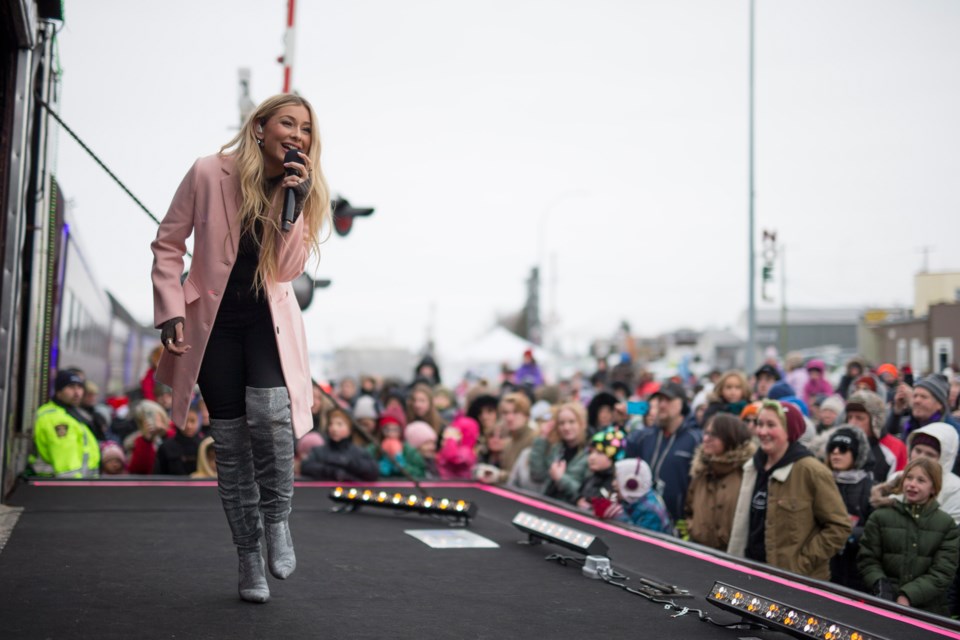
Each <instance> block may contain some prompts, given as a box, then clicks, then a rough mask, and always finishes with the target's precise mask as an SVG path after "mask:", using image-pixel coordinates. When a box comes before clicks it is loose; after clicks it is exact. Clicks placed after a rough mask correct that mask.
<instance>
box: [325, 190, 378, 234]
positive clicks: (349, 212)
mask: <svg viewBox="0 0 960 640" xmlns="http://www.w3.org/2000/svg"><path fill="white" fill-rule="evenodd" d="M330 208H331V209H332V210H333V228H334V230H335V231H336V232H337V235H338V236H345V235H347V234H348V233H350V229H352V228H353V219H354V218H359V217H364V216H369V215H371V214H372V213H373V208H372V207H371V208H369V209H365V208H357V207H352V206H350V203H349V202H348V201H347V199H346V198H342V197H337V198H334V199H333V200H331V201H330Z"/></svg>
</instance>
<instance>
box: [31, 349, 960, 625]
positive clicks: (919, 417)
mask: <svg viewBox="0 0 960 640" xmlns="http://www.w3.org/2000/svg"><path fill="white" fill-rule="evenodd" d="M152 364H153V365H154V367H152V368H151V370H150V371H148V372H147V375H146V376H145V377H144V381H143V383H142V385H141V389H140V390H139V391H140V392H139V395H141V396H142V398H137V399H131V398H119V399H116V398H111V399H108V401H107V402H106V403H104V404H98V402H97V398H96V396H97V390H96V389H95V388H92V387H91V385H90V384H89V383H87V382H86V381H85V378H84V375H83V372H82V371H79V370H77V369H67V370H64V371H61V372H59V373H58V374H57V376H56V380H55V385H54V386H55V395H54V397H53V398H52V400H51V401H50V402H49V403H47V404H45V405H44V406H42V407H41V408H40V410H39V412H38V419H37V424H36V428H35V430H34V441H35V448H36V451H35V455H34V457H33V458H32V471H33V472H34V473H37V474H42V475H55V476H60V477H89V476H93V475H97V474H114V473H129V474H141V475H149V474H164V475H190V476H193V477H216V460H215V456H214V449H213V447H212V446H210V443H211V439H210V438H209V437H208V436H207V435H206V434H207V433H208V428H207V427H208V420H209V418H208V417H207V416H206V414H205V411H204V407H203V402H202V399H200V398H197V399H196V401H195V403H194V405H193V408H191V410H190V413H189V414H188V418H187V420H186V423H185V424H183V425H174V424H172V423H171V422H170V420H169V417H168V416H169V411H170V402H171V397H170V390H169V389H168V388H166V387H164V386H163V385H160V384H158V383H155V382H154V380H153V377H152V375H153V371H154V368H155V362H154V363H152ZM954 371H955V370H951V369H948V370H946V371H944V372H935V373H928V374H926V375H924V376H920V377H917V378H916V379H914V376H913V373H912V371H910V369H909V367H907V366H902V367H897V366H895V365H894V364H892V363H883V364H879V365H877V366H870V365H868V364H867V363H866V362H864V361H863V360H861V359H859V358H855V359H853V360H851V361H850V362H848V363H847V364H846V367H845V369H844V370H843V371H842V376H840V377H839V379H838V380H837V377H836V376H835V375H832V373H833V372H831V371H830V370H829V368H828V367H827V365H826V364H825V363H824V362H823V361H822V360H818V359H810V360H805V359H803V358H802V357H799V356H795V355H790V356H788V357H787V358H786V359H785V361H783V362H781V361H779V360H777V359H775V358H771V359H769V360H768V361H766V362H764V363H763V364H762V365H761V366H760V367H759V368H758V369H757V370H756V371H753V372H749V373H748V372H742V371H727V372H720V371H713V372H710V373H709V374H708V375H705V376H702V377H701V378H694V377H691V378H689V379H683V378H681V377H680V376H674V377H672V378H670V379H666V380H655V379H654V378H653V377H652V376H651V375H650V374H649V373H648V372H646V371H643V370H640V369H636V368H634V366H633V363H632V362H631V360H630V358H629V357H628V356H626V355H624V356H623V357H622V358H621V360H620V362H619V363H618V364H617V365H616V366H614V367H608V366H607V362H606V360H600V361H598V363H597V369H596V371H595V372H594V373H593V374H592V375H591V376H589V377H586V376H581V375H579V374H578V375H575V376H573V377H571V378H570V379H564V380H559V381H556V383H554V384H550V383H547V382H545V378H544V376H543V374H542V372H541V371H540V370H539V367H538V365H537V363H536V361H535V360H534V358H533V354H532V353H530V352H528V353H525V354H524V357H523V363H522V365H521V366H520V367H518V368H517V369H516V370H515V371H512V372H511V371H509V370H505V373H504V375H503V376H502V379H500V380H493V381H487V380H478V379H472V378H469V377H468V378H467V379H464V380H462V381H459V382H458V384H457V385H456V386H453V387H450V386H444V384H443V383H442V380H441V376H440V370H439V367H438V365H437V363H436V362H435V361H434V360H433V359H432V358H430V357H425V358H424V359H423V360H422V361H421V362H420V363H419V364H418V366H417V367H416V369H415V371H414V374H413V376H412V378H411V379H410V380H392V379H388V380H383V379H379V378H377V377H375V376H367V375H365V376H362V377H360V378H359V379H355V378H351V377H346V378H343V379H341V380H338V381H336V383H335V384H332V385H328V384H321V383H315V384H314V401H313V406H312V409H311V410H312V413H313V419H314V429H313V431H311V432H310V433H308V434H307V435H306V436H304V437H302V438H300V440H299V441H298V443H297V447H296V457H295V469H296V472H297V474H298V475H300V476H301V477H303V478H308V479H316V480H328V481H336V482H342V483H350V482H368V481H375V480H378V479H388V478H406V477H411V478H415V479H473V480H475V481H478V482H483V483H489V484H502V485H506V486H510V487H515V488H519V489H524V490H528V491H534V492H539V493H542V494H543V495H544V496H546V497H547V498H552V499H554V500H558V501H563V502H566V503H569V504H570V505H573V506H574V507H575V508H579V509H582V510H584V511H587V512H590V513H592V514H593V515H594V516H595V517H597V518H601V519H607V520H615V521H619V522H623V523H628V524H631V525H634V526H638V527H642V528H644V529H648V530H651V531H656V532H659V533H661V534H664V535H668V536H676V537H679V538H682V539H684V540H688V541H690V542H694V543H697V544H700V545H705V546H707V547H711V548H714V549H717V550H720V551H725V552H727V553H730V554H732V555H735V556H740V557H744V558H747V559H750V560H753V561H756V562H761V563H767V564H770V565H773V566H776V567H779V568H782V569H786V570H789V571H792V572H795V573H798V574H802V575H805V576H809V577H812V578H816V579H821V580H831V581H833V582H835V583H838V584H841V585H844V586H846V587H849V588H852V589H857V590H861V591H865V592H869V593H872V594H874V595H877V596H880V597H883V598H888V599H890V600H895V601H897V602H899V603H900V604H904V605H907V606H912V607H917V608H920V609H924V610H926V611H930V612H934V613H938V614H943V615H951V614H955V613H957V610H958V596H957V593H958V591H957V589H956V585H957V584H960V579H958V564H960V531H958V529H957V526H958V523H960V476H958V472H960V463H958V456H957V452H958V448H960V419H958V417H960V375H958V374H957V373H954ZM831 379H834V380H835V381H836V385H835V386H834V384H832V383H831V381H830V380H831Z"/></svg>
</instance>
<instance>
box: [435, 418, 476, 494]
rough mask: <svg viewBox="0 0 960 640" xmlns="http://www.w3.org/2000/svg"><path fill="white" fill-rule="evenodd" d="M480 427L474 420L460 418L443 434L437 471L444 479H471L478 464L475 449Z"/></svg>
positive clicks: (437, 454) (438, 452) (437, 459)
mask: <svg viewBox="0 0 960 640" xmlns="http://www.w3.org/2000/svg"><path fill="white" fill-rule="evenodd" d="M479 435H480V425H479V424H477V421H476V420H474V419H473V418H468V417H467V416H460V417H458V418H455V419H454V420H453V422H451V423H450V426H449V427H447V428H446V429H444V430H443V434H441V443H440V449H439V450H438V451H437V453H436V461H437V471H438V472H439V474H440V477H441V478H443V479H445V480H446V479H455V478H458V479H469V478H470V477H471V472H472V470H473V465H475V464H476V463H477V454H476V451H475V447H476V445H477V438H478V437H479Z"/></svg>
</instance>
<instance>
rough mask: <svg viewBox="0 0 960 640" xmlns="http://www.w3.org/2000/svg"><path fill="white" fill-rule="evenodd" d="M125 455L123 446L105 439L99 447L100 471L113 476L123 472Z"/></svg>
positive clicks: (125, 460)
mask: <svg viewBox="0 0 960 640" xmlns="http://www.w3.org/2000/svg"><path fill="white" fill-rule="evenodd" d="M126 464H127V456H126V455H124V453H123V447H121V446H120V445H118V444H117V443H116V442H111V441H109V440H108V441H106V442H104V443H103V445H102V446H101V447H100V473H102V474H103V475H105V476H115V475H119V474H121V473H123V472H124V467H126Z"/></svg>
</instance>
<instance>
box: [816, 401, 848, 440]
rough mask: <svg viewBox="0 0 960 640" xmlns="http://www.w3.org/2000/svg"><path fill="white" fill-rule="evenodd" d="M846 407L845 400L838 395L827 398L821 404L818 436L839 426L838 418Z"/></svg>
mask: <svg viewBox="0 0 960 640" xmlns="http://www.w3.org/2000/svg"><path fill="white" fill-rule="evenodd" d="M844 406H845V405H844V401H843V398H841V397H840V396H838V395H836V394H834V395H832V396H827V397H826V398H824V399H823V400H822V401H821V402H820V411H819V413H818V414H817V418H818V420H817V433H818V434H820V433H823V432H824V431H826V430H828V429H832V428H833V427H834V426H835V425H836V424H837V418H839V417H840V414H841V413H843V409H844Z"/></svg>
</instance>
